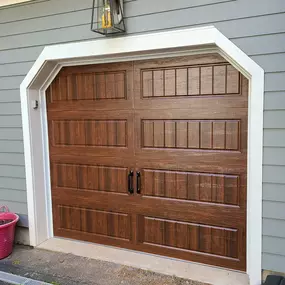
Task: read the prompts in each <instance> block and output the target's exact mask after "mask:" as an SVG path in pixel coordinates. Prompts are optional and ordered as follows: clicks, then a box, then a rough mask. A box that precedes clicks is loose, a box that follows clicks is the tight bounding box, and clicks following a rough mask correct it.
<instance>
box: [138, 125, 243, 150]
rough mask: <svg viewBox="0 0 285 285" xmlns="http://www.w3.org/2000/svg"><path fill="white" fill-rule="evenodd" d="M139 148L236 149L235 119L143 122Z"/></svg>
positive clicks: (237, 137) (237, 147)
mask: <svg viewBox="0 0 285 285" xmlns="http://www.w3.org/2000/svg"><path fill="white" fill-rule="evenodd" d="M141 128H142V129H143V141H142V147H149V148H175V149H191V148H193V149H212V150H215V149H219V150H239V144H240V143H239V142H240V121H238V120H142V127H141Z"/></svg>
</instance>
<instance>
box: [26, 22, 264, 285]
mask: <svg viewBox="0 0 285 285" xmlns="http://www.w3.org/2000/svg"><path fill="white" fill-rule="evenodd" d="M203 52H217V53H220V54H221V55H222V56H223V57H224V58H225V59H227V60H228V61H229V62H230V63H231V64H232V65H234V66H235V67H236V68H237V69H238V70H239V71H240V72H241V73H243V74H244V75H245V76H246V77H247V78H248V79H249V81H250V92H249V112H248V116H249V117H248V182H247V183H248V185H247V189H248V192H247V193H248V194H247V273H248V275H249V278H250V285H259V284H260V283H261V251H262V243H261V241H262V142H263V93H264V71H263V69H262V68H260V67H259V66H258V65H257V64H256V63H255V62H254V61H253V60H251V59H250V58H249V57H248V56H247V55H246V54H245V53H244V52H242V51H241V50H240V49H239V48H238V47H237V46H236V45H234V44H233V43H232V42H231V41H230V40H229V39H227V38H226V37H225V36H224V35H223V34H222V33H221V32H219V31H218V30H217V29H216V28H215V27H213V26H209V27H200V28H194V29H183V30H175V31H166V32H160V33H151V34H144V35H136V36H126V37H118V38H103V39H99V40H94V41H88V42H78V43H68V44H61V45H55V46H48V47H46V48H45V49H44V50H43V52H42V53H41V55H40V56H39V58H38V59H37V61H36V62H35V64H34V65H33V67H32V68H31V70H30V71H29V73H28V75H27V76H26V77H25V79H24V81H23V82H22V84H21V108H22V122H23V134H24V150H25V167H26V184H27V197H28V216H29V232H30V244H31V245H32V246H37V245H39V244H40V243H42V242H43V241H45V240H47V239H49V238H51V237H52V235H53V233H52V224H51V223H52V218H51V206H50V199H49V196H50V178H49V169H48V168H49V167H48V163H49V162H48V146H47V130H46V122H45V121H46V119H45V105H44V101H43V100H42V101H41V100H40V99H41V98H42V94H44V92H45V90H46V88H47V87H48V85H49V84H50V82H51V81H52V79H53V78H54V77H55V76H56V74H57V73H58V71H59V70H60V68H61V67H62V66H66V65H76V64H78V65H79V64H86V63H99V62H117V61H126V60H135V59H143V58H157V57H161V56H166V55H167V56H171V55H172V56H173V55H181V54H194V53H203ZM34 100H40V106H39V107H40V110H38V111H36V110H34V109H33V103H34Z"/></svg>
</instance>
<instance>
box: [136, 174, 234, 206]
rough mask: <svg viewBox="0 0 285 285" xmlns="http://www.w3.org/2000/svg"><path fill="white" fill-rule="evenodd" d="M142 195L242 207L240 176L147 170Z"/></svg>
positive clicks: (143, 176)
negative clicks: (240, 203) (239, 205)
mask: <svg viewBox="0 0 285 285" xmlns="http://www.w3.org/2000/svg"><path fill="white" fill-rule="evenodd" d="M142 195H145V196H155V197H160V198H172V199H183V200H192V201H201V202H211V203H221V204H229V205H238V204H239V176H236V175H221V174H210V173H194V172H182V171H165V170H152V169H144V170H143V171H142Z"/></svg>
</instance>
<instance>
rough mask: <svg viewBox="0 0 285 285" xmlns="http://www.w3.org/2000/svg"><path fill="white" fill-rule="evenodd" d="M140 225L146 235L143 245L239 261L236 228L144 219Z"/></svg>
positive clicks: (143, 238)
mask: <svg viewBox="0 0 285 285" xmlns="http://www.w3.org/2000/svg"><path fill="white" fill-rule="evenodd" d="M139 223H140V224H139V227H142V228H143V230H142V232H143V233H144V235H143V236H142V237H140V238H141V240H140V242H142V243H145V244H151V245H157V246H161V247H171V248H177V249H179V250H188V251H192V252H193V251H195V252H201V253H207V254H213V255H219V256H223V257H226V258H234V259H237V258H238V231H237V230H236V229H229V228H220V227H215V226H210V225H200V224H194V223H186V222H180V221H173V220H165V219H158V218H153V217H143V216H141V217H140V219H139Z"/></svg>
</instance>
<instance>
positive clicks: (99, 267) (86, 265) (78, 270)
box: [0, 246, 206, 285]
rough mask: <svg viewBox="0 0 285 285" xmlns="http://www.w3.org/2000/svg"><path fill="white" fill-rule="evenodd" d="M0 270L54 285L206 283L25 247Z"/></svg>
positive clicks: (170, 284) (187, 284)
mask: <svg viewBox="0 0 285 285" xmlns="http://www.w3.org/2000/svg"><path fill="white" fill-rule="evenodd" d="M0 271H2V272H6V273H12V274H16V275H19V276H23V277H25V278H31V279H34V280H39V281H43V282H46V283H51V284H54V285H79V284H80V285H206V284H204V283H199V282H194V281H191V280H185V279H181V278H178V277H175V276H166V275H161V274H157V273H153V272H151V271H147V270H140V269H136V268H132V267H127V266H123V265H119V264H115V263H111V262H106V261H100V260H94V259H88V258H84V257H78V256H75V255H72V254H65V253H57V252H50V251H46V250H42V249H32V248H30V247H25V246H16V247H15V250H14V252H13V254H12V255H11V256H9V257H8V258H6V259H4V260H0ZM0 282H1V281H0ZM0 284H1V283H0ZM3 284H5V283H3ZM25 284H27V283H25Z"/></svg>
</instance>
